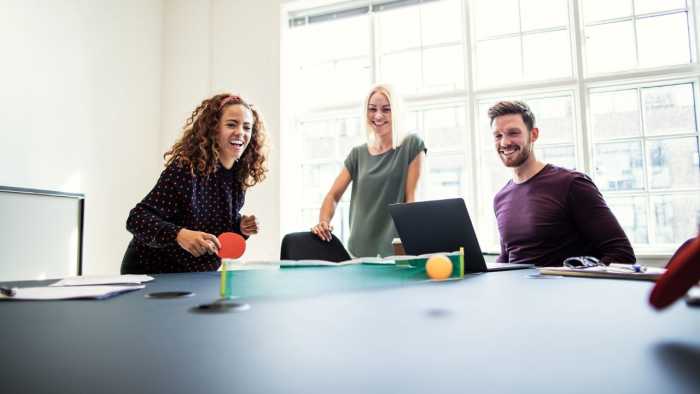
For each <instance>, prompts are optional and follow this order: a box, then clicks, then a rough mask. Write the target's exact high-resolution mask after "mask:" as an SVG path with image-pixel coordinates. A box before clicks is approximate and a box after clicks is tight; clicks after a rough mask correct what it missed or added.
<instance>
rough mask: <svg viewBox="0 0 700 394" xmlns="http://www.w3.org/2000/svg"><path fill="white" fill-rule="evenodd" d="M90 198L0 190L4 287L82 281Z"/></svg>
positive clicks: (0, 275)
mask: <svg viewBox="0 0 700 394" xmlns="http://www.w3.org/2000/svg"><path fill="white" fill-rule="evenodd" d="M83 207H84V196H83V195H82V194H72V193H61V192H54V191H50V190H37V189H23V188H13V187H6V186H0V223H1V224H0V225H1V226H2V232H0V251H1V252H0V282H9V281H19V280H37V279H39V280H40V279H53V278H63V277H66V276H76V275H80V274H81V271H82V268H81V264H82V223H83Z"/></svg>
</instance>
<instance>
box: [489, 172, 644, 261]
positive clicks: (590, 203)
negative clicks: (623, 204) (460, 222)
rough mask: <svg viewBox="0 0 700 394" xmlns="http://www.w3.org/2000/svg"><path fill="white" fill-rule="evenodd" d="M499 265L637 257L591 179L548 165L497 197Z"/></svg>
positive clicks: (507, 185)
mask: <svg viewBox="0 0 700 394" xmlns="http://www.w3.org/2000/svg"><path fill="white" fill-rule="evenodd" d="M493 205H494V211H495V213H496V220H497V222H498V231H499V233H500V235H501V254H500V256H499V257H498V261H499V262H510V263H530V264H536V265H538V266H556V265H561V264H562V261H564V259H566V258H567V257H572V256H595V257H597V258H599V259H601V260H602V261H604V262H606V263H610V262H619V263H634V262H635V257H634V251H633V250H632V246H631V245H630V242H629V240H628V239H627V236H626V235H625V233H624V231H623V230H622V228H621V227H620V224H619V223H618V221H617V219H616V218H615V216H614V215H613V213H612V212H611V211H610V209H609V208H608V206H607V204H606V203H605V200H604V199H603V196H602V195H601V194H600V191H599V190H598V188H597V187H596V186H595V184H594V183H593V181H591V179H590V178H589V177H588V176H586V175H584V174H582V173H580V172H576V171H571V170H567V169H564V168H560V167H557V166H553V165H551V164H547V165H546V166H545V167H544V168H543V169H542V170H541V171H540V172H539V173H537V174H536V175H535V176H533V177H532V178H530V179H528V180H527V181H525V182H523V183H521V184H516V183H514V182H513V181H509V182H508V183H507V184H506V185H505V186H504V187H503V189H501V190H500V191H499V192H498V193H497V194H496V196H495V197H494V204H493Z"/></svg>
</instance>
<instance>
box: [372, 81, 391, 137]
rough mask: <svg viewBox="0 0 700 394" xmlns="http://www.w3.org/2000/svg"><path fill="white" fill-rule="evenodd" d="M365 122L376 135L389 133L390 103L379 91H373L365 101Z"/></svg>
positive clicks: (382, 135) (381, 135) (380, 135)
mask: <svg viewBox="0 0 700 394" xmlns="http://www.w3.org/2000/svg"><path fill="white" fill-rule="evenodd" d="M367 123H368V124H369V126H370V127H371V128H372V130H373V131H374V134H375V135H376V136H377V137H385V136H387V135H391V130H392V129H391V104H390V103H389V99H388V98H387V97H386V96H385V95H384V94H383V93H380V92H375V93H374V94H372V96H371V97H370V98H369V102H368V103H367Z"/></svg>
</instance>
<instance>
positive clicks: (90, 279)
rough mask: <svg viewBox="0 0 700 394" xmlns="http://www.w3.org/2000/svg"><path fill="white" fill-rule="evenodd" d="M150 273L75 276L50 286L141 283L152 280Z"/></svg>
mask: <svg viewBox="0 0 700 394" xmlns="http://www.w3.org/2000/svg"><path fill="white" fill-rule="evenodd" d="M152 280H153V277H152V276H148V275H131V274H130V275H104V276H73V277H70V278H65V279H61V280H59V281H58V282H56V283H52V284H50V285H49V286H94V285H139V284H141V283H143V282H150V281H152Z"/></svg>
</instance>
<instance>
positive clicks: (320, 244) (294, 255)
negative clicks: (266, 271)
mask: <svg viewBox="0 0 700 394" xmlns="http://www.w3.org/2000/svg"><path fill="white" fill-rule="evenodd" d="M280 259H282V260H325V261H333V262H336V263H337V262H340V261H344V260H349V259H350V254H349V253H348V251H347V250H345V247H344V246H343V244H342V243H341V242H340V240H339V239H338V238H336V236H335V235H334V236H333V239H331V240H330V242H327V241H323V240H321V239H320V238H318V237H317V236H316V235H314V234H313V233H311V232H309V231H305V232H299V233H290V234H287V235H285V236H284V238H283V239H282V248H281V250H280Z"/></svg>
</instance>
